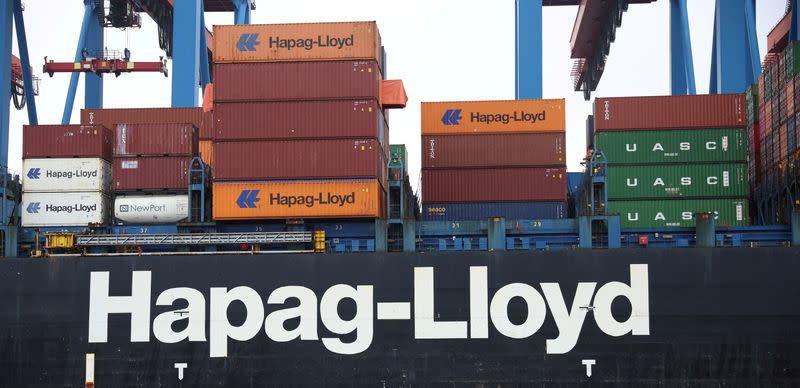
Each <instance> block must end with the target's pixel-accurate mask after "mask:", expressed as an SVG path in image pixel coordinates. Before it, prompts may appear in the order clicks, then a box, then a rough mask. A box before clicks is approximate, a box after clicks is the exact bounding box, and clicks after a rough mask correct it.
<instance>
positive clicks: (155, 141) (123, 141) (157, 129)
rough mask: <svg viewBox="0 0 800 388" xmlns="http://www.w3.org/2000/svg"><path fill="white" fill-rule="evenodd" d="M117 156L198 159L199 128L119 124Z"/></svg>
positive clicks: (115, 148)
mask: <svg viewBox="0 0 800 388" xmlns="http://www.w3.org/2000/svg"><path fill="white" fill-rule="evenodd" d="M115 135H116V136H115V139H114V156H136V155H142V156H157V155H161V156H163V155H171V156H179V155H182V156H196V155H198V141H199V140H198V137H197V128H195V127H194V126H193V125H192V124H117V127H116V131H115Z"/></svg>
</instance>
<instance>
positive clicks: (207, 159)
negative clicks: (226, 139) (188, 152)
mask: <svg viewBox="0 0 800 388" xmlns="http://www.w3.org/2000/svg"><path fill="white" fill-rule="evenodd" d="M200 158H202V159H203V163H205V164H206V166H208V167H211V168H214V141H213V140H200Z"/></svg>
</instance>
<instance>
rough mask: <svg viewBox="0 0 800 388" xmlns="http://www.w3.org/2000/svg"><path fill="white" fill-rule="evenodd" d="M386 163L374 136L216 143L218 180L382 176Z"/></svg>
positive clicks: (215, 170)
mask: <svg viewBox="0 0 800 388" xmlns="http://www.w3.org/2000/svg"><path fill="white" fill-rule="evenodd" d="M385 164H386V159H385V158H384V157H383V149H382V147H381V146H380V145H379V144H378V141H377V140H375V139H366V140H349V139H329V140H301V141H291V140H276V141H250V142H224V143H215V144H214V178H215V179H216V180H275V179H330V178H381V177H382V176H383V175H384V174H382V170H383V169H385Z"/></svg>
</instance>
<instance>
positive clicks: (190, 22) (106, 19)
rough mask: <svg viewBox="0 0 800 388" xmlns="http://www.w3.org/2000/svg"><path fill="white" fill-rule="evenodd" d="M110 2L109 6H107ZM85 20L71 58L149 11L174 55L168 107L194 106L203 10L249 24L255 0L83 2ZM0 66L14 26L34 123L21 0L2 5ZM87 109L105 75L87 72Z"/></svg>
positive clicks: (98, 46) (0, 91)
mask: <svg viewBox="0 0 800 388" xmlns="http://www.w3.org/2000/svg"><path fill="white" fill-rule="evenodd" d="M106 4H108V8H106ZM83 7H84V12H83V19H82V22H81V30H80V35H79V37H78V44H77V47H76V49H75V62H80V61H81V59H82V58H83V57H84V56H86V55H87V53H90V54H92V55H93V54H94V53H102V52H104V50H103V49H104V42H103V29H104V28H107V27H114V28H125V27H132V26H136V25H140V24H137V23H140V20H139V16H138V15H139V13H142V12H144V13H147V14H148V15H149V16H150V17H152V18H153V20H154V21H155V22H156V24H157V25H158V30H159V44H160V47H161V48H162V49H164V51H165V52H166V56H167V57H171V58H172V62H173V66H172V69H173V71H172V73H173V78H172V106H173V107H191V106H197V104H198V87H201V86H202V87H203V88H205V85H206V84H208V83H210V82H211V72H210V67H209V49H210V48H209V46H208V45H207V43H208V42H207V39H208V37H209V36H210V33H209V32H207V30H206V28H205V20H204V19H205V17H204V13H205V12H233V13H234V22H235V23H236V24H249V23H250V11H251V10H253V9H255V0H83ZM0 28H1V29H0V69H11V52H12V41H11V37H12V31H13V30H12V29H15V30H16V33H17V45H18V47H19V54H20V61H21V65H22V66H21V67H22V76H23V77H22V78H23V83H24V90H25V94H24V98H25V102H26V106H27V110H28V122H29V123H30V124H38V118H37V115H36V101H35V98H34V94H35V93H34V84H33V80H34V77H33V75H32V74H31V66H30V58H29V55H28V43H27V36H26V34H25V22H24V16H23V7H22V2H21V0H7V1H3V2H2V4H1V5H0ZM80 74H81V73H80V72H74V73H72V75H71V79H70V84H69V89H68V92H67V99H66V103H65V105H64V113H63V117H62V124H68V123H69V120H70V117H71V116H72V109H73V106H74V102H75V93H76V90H77V86H78V79H79V77H80ZM85 76H86V82H85V83H84V84H85V102H84V106H85V107H86V108H102V107H103V76H102V74H95V73H92V72H86V73H85ZM10 83H11V72H10V71H0V85H6V86H5V87H0V102H3V103H0V195H1V196H0V244H2V245H1V246H0V252H1V253H2V254H3V255H4V256H15V255H16V250H17V243H16V236H17V232H18V227H19V219H20V217H19V215H20V209H19V203H20V197H21V184H20V179H19V176H18V175H16V174H13V173H12V172H11V171H9V169H8V150H9V146H10V144H9V115H10V104H9V100H10V99H11V88H9V86H8V85H10Z"/></svg>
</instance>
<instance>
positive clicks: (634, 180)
mask: <svg viewBox="0 0 800 388" xmlns="http://www.w3.org/2000/svg"><path fill="white" fill-rule="evenodd" d="M744 98H745V97H744V95H740V94H735V95H733V94H732V95H704V96H664V97H623V98H597V99H596V101H595V115H594V117H595V126H594V127H595V141H594V144H595V149H596V150H597V151H599V152H601V153H602V155H603V156H604V157H605V160H606V162H607V167H606V171H605V175H606V194H607V203H606V204H605V206H606V208H605V209H599V210H601V211H602V210H605V212H606V213H607V214H619V215H620V217H621V218H620V222H621V226H622V227H623V228H628V229H651V228H665V227H666V228H670V227H681V228H683V227H692V226H694V225H695V219H694V215H695V214H696V213H699V212H715V213H717V218H716V223H717V225H719V226H723V227H724V226H744V225H747V220H748V200H747V196H748V180H747V165H746V161H747V154H746V150H747V136H746V134H745V130H744V126H745V117H744V108H743V106H744Z"/></svg>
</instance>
